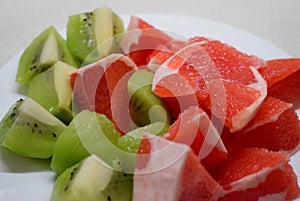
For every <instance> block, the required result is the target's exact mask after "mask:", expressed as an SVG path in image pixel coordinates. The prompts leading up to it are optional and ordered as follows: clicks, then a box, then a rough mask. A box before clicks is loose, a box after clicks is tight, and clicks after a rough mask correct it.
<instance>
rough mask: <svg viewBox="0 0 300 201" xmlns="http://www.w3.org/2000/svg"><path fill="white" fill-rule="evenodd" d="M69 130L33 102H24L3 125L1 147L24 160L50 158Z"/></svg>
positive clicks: (10, 110) (0, 127) (4, 120)
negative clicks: (63, 132) (63, 135)
mask: <svg viewBox="0 0 300 201" xmlns="http://www.w3.org/2000/svg"><path fill="white" fill-rule="evenodd" d="M65 127H66V126H65V125H64V124H63V123H62V122H61V121H60V120H59V119H57V118H56V117H54V116H53V115H52V114H51V113H49V112H48V111H47V110H46V109H45V108H43V107H42V106H40V105H39V104H38V103H36V102H35V101H33V100H32V99H30V98H26V99H25V100H23V99H20V100H18V101H17V102H16V103H15V104H14V105H13V106H12V107H11V108H10V109H9V111H8V112H7V114H6V115H5V116H4V118H3V119H2V121H1V122H0V144H1V146H3V147H6V148H8V149H9V150H11V151H12V152H14V153H17V154H19V155H21V156H25V157H31V158H49V157H51V156H52V154H53V147H54V144H55V142H56V140H57V138H58V136H59V135H60V133H61V132H62V131H63V130H64V129H65Z"/></svg>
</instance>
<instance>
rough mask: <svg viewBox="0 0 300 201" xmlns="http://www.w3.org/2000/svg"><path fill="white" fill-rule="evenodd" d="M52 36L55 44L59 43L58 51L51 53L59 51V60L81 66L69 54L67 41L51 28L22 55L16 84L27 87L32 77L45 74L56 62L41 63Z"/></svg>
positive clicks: (36, 39) (38, 37)
mask: <svg viewBox="0 0 300 201" xmlns="http://www.w3.org/2000/svg"><path fill="white" fill-rule="evenodd" d="M50 35H53V36H54V38H55V42H56V43H57V45H56V46H57V49H56V50H49V51H50V52H51V51H58V52H56V53H57V55H58V60H60V61H63V62H65V63H68V64H70V65H71V66H74V67H78V66H79V65H80V64H79V63H78V61H77V60H76V59H74V58H73V56H72V55H71V53H70V52H69V50H68V48H67V46H66V42H65V40H64V39H63V38H62V37H61V35H60V34H59V33H58V32H57V30H56V29H55V27H54V26H50V27H49V28H47V29H46V30H44V31H43V32H42V33H41V34H39V35H38V36H37V37H36V38H35V39H34V40H33V41H32V42H31V43H30V45H29V46H28V47H27V48H26V49H25V50H24V52H23V53H22V55H21V58H20V60H19V66H18V71H17V75H16V82H18V83H20V84H22V85H24V86H27V84H28V82H29V80H30V79H31V78H32V77H34V76H35V75H37V74H39V73H41V72H44V71H45V70H47V69H48V68H50V67H51V66H52V65H53V64H54V63H55V62H56V61H54V60H53V61H51V62H47V63H41V62H40V56H41V54H42V51H43V48H44V44H45V42H46V40H47V39H48V37H49V36H50Z"/></svg>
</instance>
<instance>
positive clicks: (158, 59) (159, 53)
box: [148, 39, 188, 72]
mask: <svg viewBox="0 0 300 201" xmlns="http://www.w3.org/2000/svg"><path fill="white" fill-rule="evenodd" d="M187 44H188V42H187V41H182V40H175V39H174V40H172V41H171V42H169V43H168V44H166V45H159V46H157V48H156V49H155V50H154V51H153V52H152V54H151V55H150V56H149V61H148V68H149V69H151V70H152V71H153V72H154V71H155V70H156V69H157V68H158V67H159V66H160V65H161V64H163V63H164V62H165V61H166V60H167V59H168V58H170V57H171V56H173V55H174V54H175V53H176V52H177V51H178V50H179V49H181V48H183V47H185V46H186V45H187Z"/></svg>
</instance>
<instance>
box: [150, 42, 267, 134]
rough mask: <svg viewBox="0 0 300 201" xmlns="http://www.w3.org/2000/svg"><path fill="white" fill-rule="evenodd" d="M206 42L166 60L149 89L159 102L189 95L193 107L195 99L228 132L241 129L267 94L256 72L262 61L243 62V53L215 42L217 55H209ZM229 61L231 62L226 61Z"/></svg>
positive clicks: (185, 48) (196, 44) (265, 87)
mask: <svg viewBox="0 0 300 201" xmlns="http://www.w3.org/2000/svg"><path fill="white" fill-rule="evenodd" d="M207 43H208V42H207V41H200V42H194V43H192V44H190V45H188V46H186V47H184V48H182V49H180V50H179V51H178V52H176V54H174V55H173V56H171V57H169V58H168V59H167V60H166V61H165V62H164V63H163V64H162V65H161V66H160V67H159V68H158V69H157V70H156V72H155V75H154V79H153V86H152V90H153V92H154V93H155V94H156V95H157V96H159V97H161V98H162V99H178V98H179V97H191V96H193V97H191V101H190V102H193V105H195V101H194V100H192V99H193V98H195V97H196V99H197V102H198V104H200V105H203V104H204V105H205V106H206V107H208V108H209V109H210V110H211V112H212V113H213V114H214V115H215V116H217V117H218V118H219V119H220V120H221V122H224V124H225V125H226V126H227V127H229V128H230V131H232V132H234V131H238V130H241V129H242V128H243V127H245V126H246V125H247V123H248V122H249V121H250V120H251V119H252V118H253V116H254V115H255V113H256V111H257V109H258V108H259V106H260V104H261V103H262V101H263V100H264V99H265V97H266V95H267V84H266V82H265V80H264V79H263V78H262V76H261V75H260V73H259V72H258V71H257V69H256V68H257V67H258V66H259V65H258V64H256V62H257V63H259V64H261V63H264V62H263V61H261V60H260V59H258V58H257V59H258V61H256V60H255V62H251V61H247V59H249V57H248V56H247V55H246V54H244V53H241V52H239V51H238V50H236V49H234V48H232V47H229V46H227V45H226V44H222V43H219V42H218V43H217V45H219V46H221V47H219V48H221V50H219V53H218V56H217V55H215V54H214V55H210V54H209V53H210V52H214V50H211V49H210V50H209V51H208V50H207V47H206V46H207ZM217 45H216V47H215V46H214V48H217ZM243 55H244V57H246V58H244V57H243ZM226 56H228V58H227V57H226ZM234 56H236V57H237V58H234ZM233 58H234V59H235V61H232V62H228V60H230V59H233ZM250 59H251V60H252V57H250ZM255 59H256V57H255ZM219 60H221V61H219ZM239 60H240V61H239ZM249 63H250V64H251V65H250V64H249ZM252 63H253V65H252ZM230 65H231V66H230ZM224 66H226V67H224ZM169 102H175V101H169ZM166 104H168V103H166ZM182 104H183V103H182ZM179 105H181V104H179ZM169 107H170V106H169ZM184 109H186V108H180V109H179V110H180V111H181V112H182V111H183V110H184ZM177 110H178V109H177Z"/></svg>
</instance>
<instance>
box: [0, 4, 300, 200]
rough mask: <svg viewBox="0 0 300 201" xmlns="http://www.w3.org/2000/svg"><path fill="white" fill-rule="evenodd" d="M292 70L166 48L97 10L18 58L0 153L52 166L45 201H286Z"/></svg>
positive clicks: (231, 53)
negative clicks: (14, 96) (21, 93)
mask: <svg viewBox="0 0 300 201" xmlns="http://www.w3.org/2000/svg"><path fill="white" fill-rule="evenodd" d="M299 76H300V58H278V59H274V60H269V61H265V60H263V59H262V58H259V57H257V56H254V55H247V54H246V53H244V52H241V51H240V50H238V49H236V48H234V47H232V46H230V45H229V44H225V43H223V42H221V41H219V40H216V39H210V38H206V37H203V36H196V37H193V38H190V39H186V40H183V39H178V38H174V37H172V36H170V35H168V34H167V33H165V32H164V31H162V30H160V29H158V28H156V27H154V26H153V25H151V24H149V23H148V22H146V21H144V20H142V19H140V18H139V17H136V16H132V17H131V19H130V22H129V25H128V27H127V30H125V29H124V26H123V22H122V19H121V18H120V17H119V16H118V15H117V14H116V13H115V12H113V11H112V10H111V9H110V8H108V7H106V6H103V7H100V8H96V9H95V10H93V11H92V12H85V13H81V14H76V15H73V16H70V18H69V21H68V25H67V36H66V41H65V40H64V39H63V38H62V37H61V36H60V35H59V34H58V33H57V31H56V30H55V28H54V27H50V28H48V29H47V30H45V31H44V32H43V33H41V34H40V35H39V36H38V37H37V38H36V39H35V40H34V41H33V42H32V44H30V45H29V46H28V48H27V49H26V50H25V51H24V53H23V55H22V57H21V59H20V62H19V69H18V73H17V76H16V81H17V82H18V83H19V84H21V85H24V86H25V87H27V88H28V94H27V96H28V98H26V99H25V100H18V101H17V102H16V103H15V104H13V105H12V107H11V108H10V109H9V111H8V112H7V114H6V115H5V116H4V118H3V119H2V121H1V122H0V144H1V146H2V147H5V148H7V149H9V150H11V151H12V152H14V153H16V154H19V155H21V156H24V157H31V158H39V159H44V158H51V168H52V170H53V171H55V172H56V173H57V175H58V177H57V180H56V182H55V185H54V188H53V192H52V197H51V201H77V200H78V201H83V200H89V201H99V200H101V201H102V200H103V201H104V200H109V201H110V200H120V201H123V200H124V201H131V200H133V201H154V200H164V201H203V200H204V201H205V200H207V201H210V200H212V201H225V200H228V201H233V200H239V201H243V200H245V201H246V200H247V201H248V200H249V201H250V200H251V201H252V200H253V201H254V200H260V201H263V200H276V201H277V200H278V201H279V200H282V201H284V200H287V201H288V200H294V199H296V198H298V197H300V188H299V181H298V180H297V175H296V174H295V171H294V169H293V167H292V166H291V165H290V163H289V161H290V157H291V156H293V155H294V154H295V153H297V152H298V151H299V149H300V122H299V117H297V114H296V112H295V109H297V108H298V107H299V105H300V104H299V101H300V91H299V89H300V81H299V80H300V79H299V78H300V77H299Z"/></svg>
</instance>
